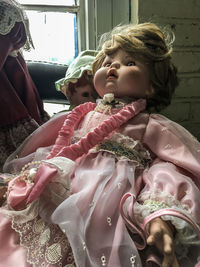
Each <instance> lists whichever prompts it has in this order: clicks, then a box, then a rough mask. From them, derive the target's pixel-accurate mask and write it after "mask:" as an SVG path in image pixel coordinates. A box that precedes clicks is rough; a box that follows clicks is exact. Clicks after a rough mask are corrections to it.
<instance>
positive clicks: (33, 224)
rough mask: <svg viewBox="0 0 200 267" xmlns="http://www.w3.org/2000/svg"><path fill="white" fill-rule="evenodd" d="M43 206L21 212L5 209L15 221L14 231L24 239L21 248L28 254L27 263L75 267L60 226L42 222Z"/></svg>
mask: <svg viewBox="0 0 200 267" xmlns="http://www.w3.org/2000/svg"><path fill="white" fill-rule="evenodd" d="M40 205H41V204H40V202H39V200H37V201H35V202H33V203H32V204H30V205H29V206H28V207H27V208H26V209H24V210H21V211H15V210H9V207H4V208H2V212H3V213H4V214H6V215H8V216H9V217H10V218H11V225H12V229H13V230H14V231H15V232H17V233H18V234H19V236H20V246H22V247H24V248H25V249H26V250H27V259H26V260H27V262H28V263H30V264H32V265H33V267H41V266H43V267H50V266H51V267H57V266H60V267H62V266H75V265H74V257H73V253H72V250H71V247H70V244H69V242H68V240H67V237H66V236H65V234H64V233H63V232H62V231H61V229H60V228H59V227H58V225H55V224H51V223H47V222H45V221H44V220H43V219H41V217H40V216H39V215H38V213H39V207H40Z"/></svg>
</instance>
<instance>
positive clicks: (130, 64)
mask: <svg viewBox="0 0 200 267" xmlns="http://www.w3.org/2000/svg"><path fill="white" fill-rule="evenodd" d="M135 65H136V64H135V61H131V62H128V63H127V66H135Z"/></svg>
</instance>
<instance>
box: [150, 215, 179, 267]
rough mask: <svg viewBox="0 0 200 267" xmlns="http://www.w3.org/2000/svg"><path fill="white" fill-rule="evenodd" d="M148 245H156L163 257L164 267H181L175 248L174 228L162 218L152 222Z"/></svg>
mask: <svg viewBox="0 0 200 267" xmlns="http://www.w3.org/2000/svg"><path fill="white" fill-rule="evenodd" d="M149 233H150V234H149V237H148V238H147V244H148V245H150V246H151V245H154V246H155V247H156V248H157V249H158V250H159V251H160V253H161V254H162V255H163V262H162V267H179V264H178V261H177V259H176V255H175V253H174V248H173V228H172V227H170V226H169V224H168V223H167V222H165V221H163V220H162V219H161V218H156V219H154V220H152V222H151V223H150V226H149Z"/></svg>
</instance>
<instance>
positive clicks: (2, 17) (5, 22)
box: [0, 0, 34, 50]
mask: <svg viewBox="0 0 200 267" xmlns="http://www.w3.org/2000/svg"><path fill="white" fill-rule="evenodd" d="M16 22H23V23H24V26H25V30H26V35H27V41H26V44H25V45H24V49H25V50H30V49H31V47H34V45H33V41H32V38H31V35H30V31H29V22H28V18H27V16H26V13H25V12H24V10H23V9H22V6H21V5H20V4H19V3H18V2H16V1H15V0H2V1H1V3H0V34H2V35H6V34H8V33H9V32H10V31H11V30H12V28H13V27H14V25H15V23H16Z"/></svg>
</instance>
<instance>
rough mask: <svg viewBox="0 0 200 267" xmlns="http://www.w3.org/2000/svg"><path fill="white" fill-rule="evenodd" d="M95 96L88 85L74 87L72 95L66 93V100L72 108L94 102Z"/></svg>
mask: <svg viewBox="0 0 200 267" xmlns="http://www.w3.org/2000/svg"><path fill="white" fill-rule="evenodd" d="M95 94H96V92H95V91H94V88H93V87H92V85H91V84H89V83H88V84H85V85H79V86H76V87H75V88H74V91H73V93H70V92H67V91H66V95H67V98H68V100H69V102H70V104H71V105H73V106H78V105H80V104H83V103H85V102H96V97H95V96H96V95H95Z"/></svg>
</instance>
